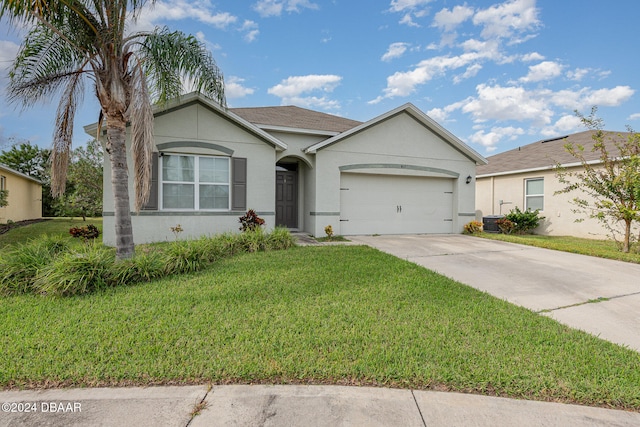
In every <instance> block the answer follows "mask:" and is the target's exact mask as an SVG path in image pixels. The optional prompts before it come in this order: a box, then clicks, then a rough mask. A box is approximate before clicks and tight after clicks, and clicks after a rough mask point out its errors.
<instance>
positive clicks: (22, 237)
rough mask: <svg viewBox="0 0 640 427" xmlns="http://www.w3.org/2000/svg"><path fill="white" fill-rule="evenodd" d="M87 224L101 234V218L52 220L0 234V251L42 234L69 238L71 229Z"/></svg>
mask: <svg viewBox="0 0 640 427" xmlns="http://www.w3.org/2000/svg"><path fill="white" fill-rule="evenodd" d="M87 224H93V225H95V226H96V227H98V230H100V233H102V218H87V220H86V221H83V220H82V218H52V219H50V220H47V221H42V222H37V223H35V224H30V225H27V226H24V227H16V228H12V229H11V230H9V231H8V232H6V233H4V234H0V249H2V248H4V247H5V246H8V245H15V244H17V243H25V242H27V241H28V240H30V239H37V238H38V237H39V236H42V235H44V234H48V235H58V234H59V235H63V236H68V237H69V238H71V236H70V235H69V229H70V228H71V227H83V226H85V225H87ZM101 235H102V234H101Z"/></svg>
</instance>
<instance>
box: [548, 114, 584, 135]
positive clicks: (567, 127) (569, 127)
mask: <svg viewBox="0 0 640 427" xmlns="http://www.w3.org/2000/svg"><path fill="white" fill-rule="evenodd" d="M554 127H555V128H556V129H557V130H559V131H561V132H573V131H576V130H578V129H580V128H582V127H583V125H582V121H581V120H580V117H577V116H576V115H575V114H574V115H564V116H562V117H560V119H558V121H556V123H555V125H554Z"/></svg>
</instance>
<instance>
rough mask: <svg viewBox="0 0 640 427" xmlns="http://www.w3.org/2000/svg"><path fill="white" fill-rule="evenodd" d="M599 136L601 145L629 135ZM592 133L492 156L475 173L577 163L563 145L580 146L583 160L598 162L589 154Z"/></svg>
mask: <svg viewBox="0 0 640 427" xmlns="http://www.w3.org/2000/svg"><path fill="white" fill-rule="evenodd" d="M603 132H604V133H605V141H607V140H609V139H620V138H626V137H627V136H628V135H629V133H628V132H612V131H603ZM595 133H596V131H593V130H588V131H584V132H579V133H574V134H572V135H568V136H565V137H559V138H553V139H545V140H541V141H537V142H534V143H532V144H528V145H524V146H522V147H518V148H514V149H513V150H509V151H505V152H504V153H499V154H495V155H493V156H490V157H488V158H487V160H488V161H489V164H486V165H482V166H478V167H477V168H476V173H477V174H478V175H479V176H483V175H495V174H508V173H517V172H523V171H528V170H541V169H553V168H554V167H555V166H556V164H557V163H560V164H561V165H568V164H574V163H578V159H576V158H575V157H573V156H572V155H571V154H569V153H567V151H566V150H565V148H564V146H565V145H566V144H575V145H582V146H583V147H584V157H585V160H587V161H593V162H596V161H599V160H600V155H599V153H598V152H593V151H592V148H593V146H594V144H595V141H594V140H593V135H594V134H595ZM612 148H613V147H612Z"/></svg>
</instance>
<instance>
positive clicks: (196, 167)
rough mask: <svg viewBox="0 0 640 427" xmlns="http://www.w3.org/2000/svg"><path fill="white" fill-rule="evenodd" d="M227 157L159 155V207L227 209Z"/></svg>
mask: <svg viewBox="0 0 640 427" xmlns="http://www.w3.org/2000/svg"><path fill="white" fill-rule="evenodd" d="M229 176H230V174H229V158H228V157H210V156H186V155H178V154H165V155H163V156H162V208H163V209H180V210H228V209H229Z"/></svg>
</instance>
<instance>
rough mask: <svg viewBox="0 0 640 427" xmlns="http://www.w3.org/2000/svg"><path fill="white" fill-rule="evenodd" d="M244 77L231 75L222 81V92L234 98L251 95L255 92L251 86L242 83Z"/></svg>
mask: <svg viewBox="0 0 640 427" xmlns="http://www.w3.org/2000/svg"><path fill="white" fill-rule="evenodd" d="M243 82H244V79H242V78H240V77H236V76H231V77H229V78H228V79H226V81H225V83H224V92H225V95H226V97H227V98H230V99H236V98H243V97H245V96H247V95H253V93H254V92H255V91H254V90H253V89H252V88H249V87H245V86H243V85H242V83H243Z"/></svg>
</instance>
